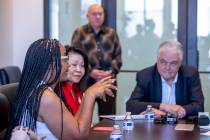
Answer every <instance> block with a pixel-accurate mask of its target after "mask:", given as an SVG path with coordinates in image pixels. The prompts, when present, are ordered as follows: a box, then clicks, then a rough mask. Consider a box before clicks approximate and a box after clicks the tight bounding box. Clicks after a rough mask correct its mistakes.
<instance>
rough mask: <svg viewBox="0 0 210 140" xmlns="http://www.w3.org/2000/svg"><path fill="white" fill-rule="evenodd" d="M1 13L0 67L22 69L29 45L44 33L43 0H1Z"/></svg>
mask: <svg viewBox="0 0 210 140" xmlns="http://www.w3.org/2000/svg"><path fill="white" fill-rule="evenodd" d="M0 13H1V14H0V42H1V44H0V67H4V66H7V65H17V66H19V67H20V68H21V69H22V66H23V63H24V57H25V53H26V51H27V49H28V47H29V45H30V44H31V43H32V42H33V41H35V40H37V39H38V38H42V37H43V35H44V33H43V31H44V29H43V27H44V24H43V23H44V22H43V16H44V13H43V0H0ZM1 36H4V37H1Z"/></svg>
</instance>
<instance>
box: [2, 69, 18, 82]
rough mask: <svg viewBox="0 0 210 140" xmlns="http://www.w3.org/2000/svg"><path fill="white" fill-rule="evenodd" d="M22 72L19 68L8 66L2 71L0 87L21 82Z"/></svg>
mask: <svg viewBox="0 0 210 140" xmlns="http://www.w3.org/2000/svg"><path fill="white" fill-rule="evenodd" d="M20 77H21V71H20V68H19V67H18V66H7V67H4V68H1V69H0V85H4V84H10V83H16V82H19V80H20Z"/></svg>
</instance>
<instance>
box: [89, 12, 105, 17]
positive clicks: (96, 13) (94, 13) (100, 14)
mask: <svg viewBox="0 0 210 140" xmlns="http://www.w3.org/2000/svg"><path fill="white" fill-rule="evenodd" d="M102 15H103V13H102V12H93V13H92V16H102Z"/></svg>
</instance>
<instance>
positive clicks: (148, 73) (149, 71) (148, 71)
mask: <svg viewBox="0 0 210 140" xmlns="http://www.w3.org/2000/svg"><path fill="white" fill-rule="evenodd" d="M155 71H156V66H155V65H153V66H150V67H147V68H144V69H142V70H140V71H138V72H137V76H152V75H153V73H154V72H155Z"/></svg>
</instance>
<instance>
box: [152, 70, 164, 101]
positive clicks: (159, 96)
mask: <svg viewBox="0 0 210 140" xmlns="http://www.w3.org/2000/svg"><path fill="white" fill-rule="evenodd" d="M154 77H155V79H154V85H155V88H154V89H155V91H154V93H155V100H156V101H157V102H160V103H161V102H162V84H161V78H160V74H159V73H158V71H157V67H156V71H155V76H154Z"/></svg>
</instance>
